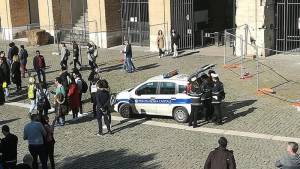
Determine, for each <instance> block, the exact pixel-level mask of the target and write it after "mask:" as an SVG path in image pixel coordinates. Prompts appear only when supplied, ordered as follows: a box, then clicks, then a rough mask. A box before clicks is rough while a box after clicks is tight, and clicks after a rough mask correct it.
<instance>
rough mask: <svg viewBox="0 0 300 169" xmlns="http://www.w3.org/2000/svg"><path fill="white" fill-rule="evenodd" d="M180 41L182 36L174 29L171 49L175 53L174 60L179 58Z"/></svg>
mask: <svg viewBox="0 0 300 169" xmlns="http://www.w3.org/2000/svg"><path fill="white" fill-rule="evenodd" d="M179 39H180V35H179V34H178V33H177V32H176V31H175V30H174V29H172V34H171V48H172V52H173V58H175V57H177V56H178V46H179Z"/></svg>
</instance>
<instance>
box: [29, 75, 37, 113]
mask: <svg viewBox="0 0 300 169" xmlns="http://www.w3.org/2000/svg"><path fill="white" fill-rule="evenodd" d="M28 99H30V104H31V106H30V109H29V114H31V113H32V111H33V110H34V109H35V108H36V83H35V78H34V77H30V78H29V85H28Z"/></svg>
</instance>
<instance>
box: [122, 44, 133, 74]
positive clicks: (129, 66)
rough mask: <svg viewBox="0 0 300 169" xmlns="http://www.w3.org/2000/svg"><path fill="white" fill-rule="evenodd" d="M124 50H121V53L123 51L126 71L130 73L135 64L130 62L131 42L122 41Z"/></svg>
mask: <svg viewBox="0 0 300 169" xmlns="http://www.w3.org/2000/svg"><path fill="white" fill-rule="evenodd" d="M124 45H125V47H124V50H123V51H122V53H124V55H125V60H124V61H125V67H126V70H127V72H128V73H132V72H133V71H135V66H134V64H133V62H132V48H131V44H130V43H129V42H128V41H127V40H126V41H124Z"/></svg>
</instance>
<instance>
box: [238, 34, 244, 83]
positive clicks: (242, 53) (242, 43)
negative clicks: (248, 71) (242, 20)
mask: <svg viewBox="0 0 300 169" xmlns="http://www.w3.org/2000/svg"><path fill="white" fill-rule="evenodd" d="M239 39H240V45H241V46H240V50H241V58H240V59H241V70H240V78H241V79H242V78H243V69H244V67H243V59H244V56H243V55H244V42H243V35H240V38H239Z"/></svg>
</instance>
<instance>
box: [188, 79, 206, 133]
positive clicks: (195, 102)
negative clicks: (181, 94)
mask: <svg viewBox="0 0 300 169" xmlns="http://www.w3.org/2000/svg"><path fill="white" fill-rule="evenodd" d="M189 81H190V83H189V85H188V90H187V94H188V95H189V96H192V104H191V108H192V110H191V114H190V119H189V126H192V125H193V128H196V127H197V120H198V114H199V112H200V109H201V101H200V98H201V94H202V93H201V91H200V84H199V81H198V79H197V77H195V76H194V77H192V78H191V79H190V80H189Z"/></svg>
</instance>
